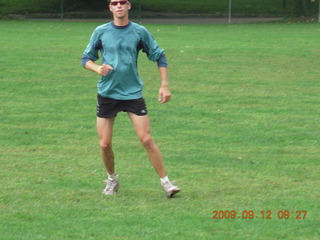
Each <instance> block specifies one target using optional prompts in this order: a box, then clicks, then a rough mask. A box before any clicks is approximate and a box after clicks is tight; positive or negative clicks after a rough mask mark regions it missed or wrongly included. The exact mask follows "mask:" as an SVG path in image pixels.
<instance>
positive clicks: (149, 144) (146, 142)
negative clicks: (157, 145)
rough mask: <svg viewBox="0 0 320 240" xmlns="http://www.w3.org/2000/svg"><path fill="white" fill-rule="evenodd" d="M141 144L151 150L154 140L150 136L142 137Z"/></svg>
mask: <svg viewBox="0 0 320 240" xmlns="http://www.w3.org/2000/svg"><path fill="white" fill-rule="evenodd" d="M140 142H141V144H142V146H144V147H145V148H150V147H152V146H153V139H152V137H151V136H150V135H145V136H143V137H141V138H140Z"/></svg>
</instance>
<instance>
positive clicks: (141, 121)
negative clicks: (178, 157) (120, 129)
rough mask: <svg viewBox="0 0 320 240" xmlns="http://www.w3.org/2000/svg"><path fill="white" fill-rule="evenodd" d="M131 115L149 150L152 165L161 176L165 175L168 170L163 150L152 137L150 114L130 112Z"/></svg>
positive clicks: (138, 134) (140, 138)
mask: <svg viewBox="0 0 320 240" xmlns="http://www.w3.org/2000/svg"><path fill="white" fill-rule="evenodd" d="M129 117H130V119H131V122H132V124H133V126H134V128H135V130H136V133H137V136H138V138H139V140H140V142H141V144H142V145H143V147H144V148H145V149H146V151H147V154H148V158H149V161H150V162H151V164H152V166H153V167H154V169H155V170H156V172H157V173H158V175H159V176H160V178H163V177H165V176H166V171H165V167H164V163H163V159H162V156H161V152H160V150H159V148H158V146H157V144H156V143H155V142H154V141H153V139H152V137H151V133H150V132H151V128H150V121H149V117H148V115H144V116H138V115H136V114H133V113H130V112H129Z"/></svg>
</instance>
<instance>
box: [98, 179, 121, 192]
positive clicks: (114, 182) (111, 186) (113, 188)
mask: <svg viewBox="0 0 320 240" xmlns="http://www.w3.org/2000/svg"><path fill="white" fill-rule="evenodd" d="M105 183H106V187H105V189H104V190H103V191H102V193H103V194H105V195H113V194H116V193H117V191H118V189H119V181H118V178H117V179H112V178H108V179H107V180H105Z"/></svg>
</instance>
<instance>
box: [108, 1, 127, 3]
mask: <svg viewBox="0 0 320 240" xmlns="http://www.w3.org/2000/svg"><path fill="white" fill-rule="evenodd" d="M108 2H109V3H111V0H108ZM127 2H128V3H130V1H129V0H127Z"/></svg>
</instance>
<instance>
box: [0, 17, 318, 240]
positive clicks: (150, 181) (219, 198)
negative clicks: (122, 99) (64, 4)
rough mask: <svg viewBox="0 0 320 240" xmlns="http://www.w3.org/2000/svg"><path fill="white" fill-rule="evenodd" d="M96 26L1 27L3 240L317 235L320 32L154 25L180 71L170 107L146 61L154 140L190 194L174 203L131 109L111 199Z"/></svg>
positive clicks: (173, 73) (118, 130) (117, 136)
mask: <svg viewBox="0 0 320 240" xmlns="http://www.w3.org/2000/svg"><path fill="white" fill-rule="evenodd" d="M99 24H101V23H100V22H90V23H83V22H82V23H81V22H63V23H61V22H59V21H1V22H0V28H1V38H0V52H1V59H0V66H1V74H0V84H1V88H0V101H1V105H0V129H1V131H0V159H1V161H0V168H1V184H0V192H1V194H0V233H1V237H0V238H1V239H6V240H14V239H24V240H29V239H30V240H38V239H39V240H40V239H64V240H71V239H75V240H80V239H84V240H88V239H94V240H100V239H101V240H102V239H130V240H131V239H133V240H134V239H139V240H140V239H152V240H153V239H159V240H162V239H187V240H188V239H190V240H194V239H222V240H224V239H235V240H244V239H245V240H248V239H249V240H253V239H254V240H256V239H259V240H267V239H268V240H269V239H288V240H289V239H297V240H305V239H308V240H317V239H319V237H320V236H319V234H320V233H319V224H320V216H319V212H320V208H319V198H320V195H319V191H318V188H319V184H320V182H319V170H320V169H319V155H320V146H319V143H320V137H319V127H318V126H319V115H320V109H319V101H320V97H319V92H320V89H319V75H320V69H319V55H320V50H319V48H318V45H319V31H320V27H319V25H318V24H247V25H242V24H236V25H223V24H222V25H148V26H147V27H148V29H149V30H150V31H151V32H152V33H153V35H154V36H155V38H156V39H157V42H158V43H159V44H160V45H161V46H162V47H163V48H165V50H166V55H167V57H168V60H169V64H170V65H169V76H170V86H171V91H172V93H173V97H172V101H171V102H170V103H168V104H164V105H160V104H159V103H158V101H157V90H158V87H159V84H160V79H159V74H158V71H157V69H156V64H153V63H151V62H149V61H148V60H147V58H146V57H145V55H144V54H141V55H140V59H139V63H140V64H139V66H140V67H139V69H140V75H141V76H142V78H143V79H144V82H145V86H146V87H145V93H144V95H145V98H146V101H147V103H148V107H149V113H150V118H151V123H152V127H153V128H152V130H153V137H154V138H155V140H156V141H157V143H158V145H159V147H160V148H161V150H162V152H163V156H164V159H165V162H166V166H167V170H168V172H169V176H170V177H171V178H172V179H177V180H178V185H179V186H181V188H182V192H181V194H180V195H179V196H178V197H177V198H174V199H167V198H166V197H165V194H164V193H163V192H162V189H161V187H160V184H159V179H158V177H157V176H156V174H155V173H154V172H153V169H152V167H151V165H150V163H149V162H148V160H147V156H146V154H145V153H144V151H143V149H142V147H141V146H140V143H139V142H138V140H137V138H136V136H135V133H134V131H133V129H132V126H131V123H130V121H129V120H128V118H127V116H126V114H124V113H122V114H119V116H118V118H117V120H116V123H115V133H114V151H115V155H116V167H117V172H118V174H119V175H120V181H121V182H120V184H121V188H120V191H119V193H118V195H117V196H113V197H107V196H102V194H101V191H102V188H103V182H102V180H103V179H104V178H105V172H104V168H103V164H102V162H101V159H100V156H99V146H98V139H97V134H96V130H95V105H96V99H95V97H96V83H97V81H98V76H97V75H96V74H94V73H92V72H89V71H86V70H84V69H83V68H82V67H81V65H80V58H81V55H82V52H83V50H84V48H85V46H86V44H87V43H88V41H89V37H90V34H91V33H92V31H93V29H94V28H95V27H96V26H97V25H99ZM306 36H308V37H306ZM214 210H218V211H219V210H236V211H238V213H241V212H242V211H245V210H253V211H255V213H256V216H260V215H259V214H260V212H261V211H267V210H271V211H273V215H272V219H269V220H267V219H261V218H260V217H259V218H255V219H246V220H245V219H221V220H219V219H218V220H215V219H212V216H213V213H212V211H214ZM279 210H289V211H297V210H306V211H308V215H307V218H306V219H301V220H298V219H292V218H290V219H278V218H277V211H279ZM240 215H241V214H240Z"/></svg>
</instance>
